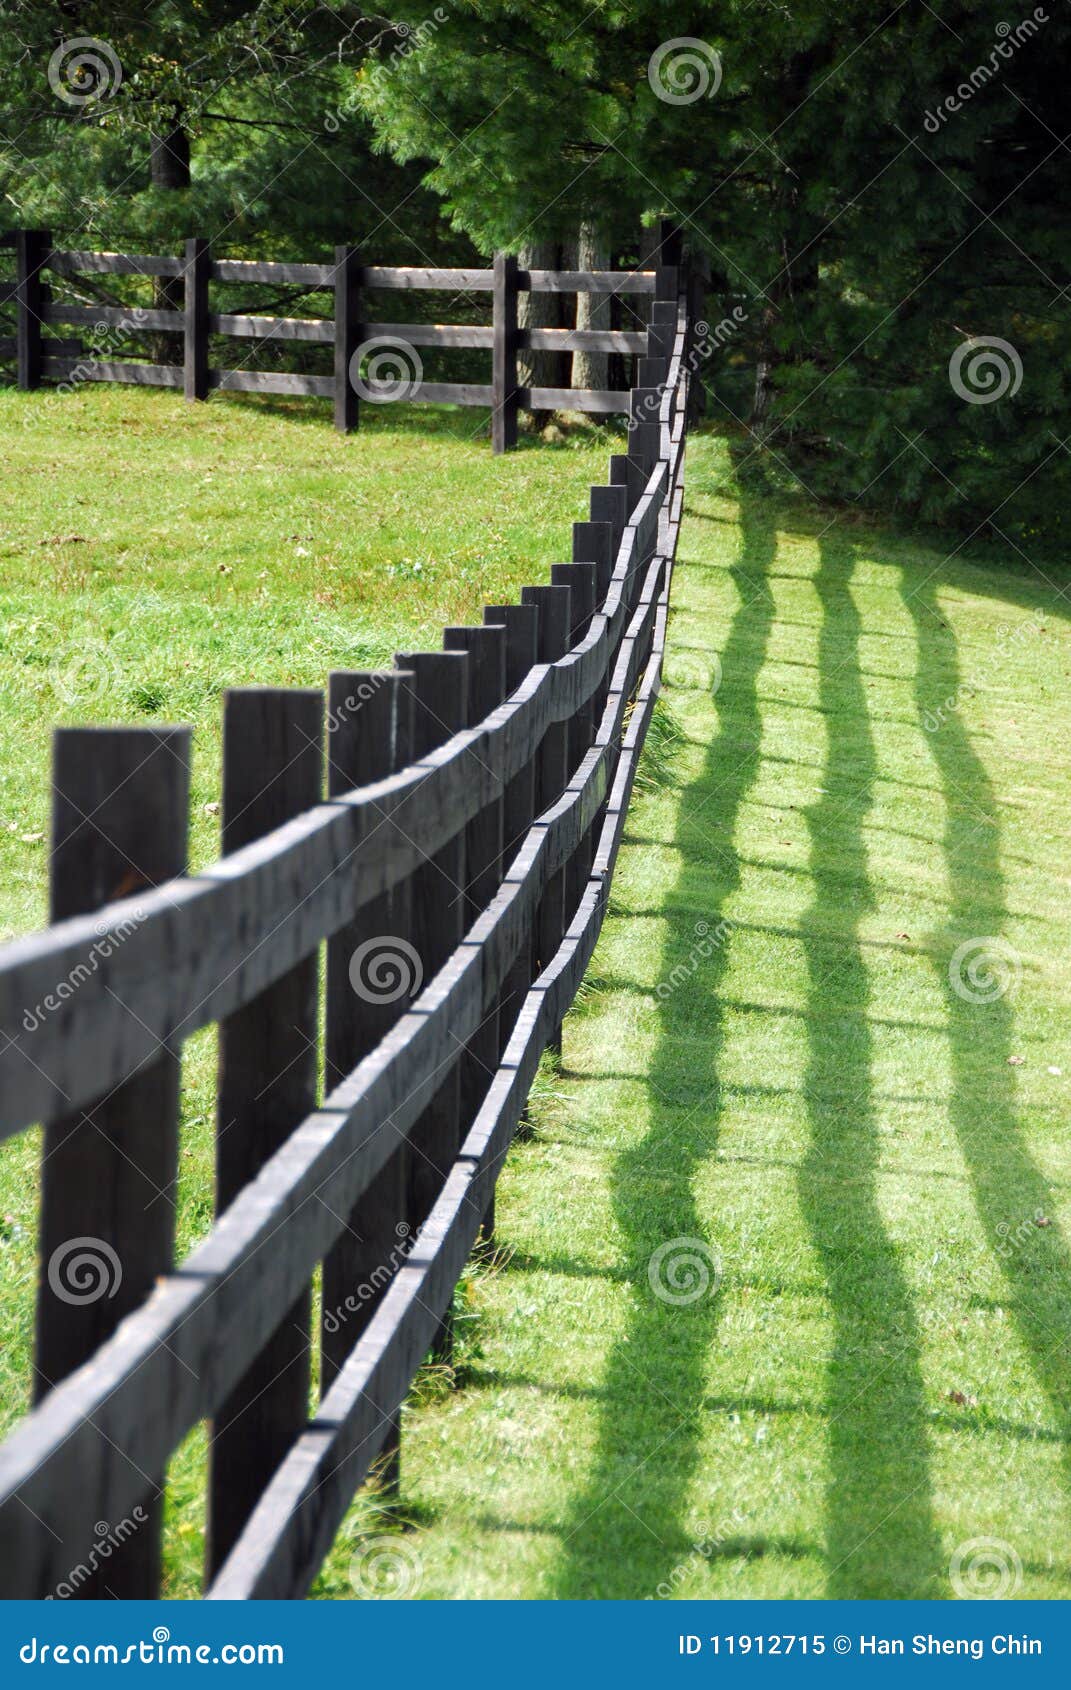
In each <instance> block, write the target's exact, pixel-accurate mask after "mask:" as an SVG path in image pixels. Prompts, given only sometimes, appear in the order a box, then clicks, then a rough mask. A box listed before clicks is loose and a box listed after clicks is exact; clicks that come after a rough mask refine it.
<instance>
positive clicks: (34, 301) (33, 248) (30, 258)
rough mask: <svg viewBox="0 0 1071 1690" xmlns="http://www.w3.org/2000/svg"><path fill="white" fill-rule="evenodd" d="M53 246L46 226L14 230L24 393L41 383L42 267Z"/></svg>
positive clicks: (19, 356) (17, 343) (18, 340)
mask: <svg viewBox="0 0 1071 1690" xmlns="http://www.w3.org/2000/svg"><path fill="white" fill-rule="evenodd" d="M51 246H52V236H51V235H50V234H49V231H48V230H47V229H16V230H15V283H16V286H17V289H18V292H17V294H16V303H17V319H16V329H15V354H16V359H17V367H18V377H17V380H18V385H19V387H20V388H21V389H22V391H23V392H24V393H29V392H31V391H32V390H33V389H34V388H35V387H40V385H41V358H42V347H41V308H42V305H43V303H44V289H43V285H42V282H41V269H42V266H43V264H44V262H45V258H46V257H47V255H48V252H49V250H50V249H51Z"/></svg>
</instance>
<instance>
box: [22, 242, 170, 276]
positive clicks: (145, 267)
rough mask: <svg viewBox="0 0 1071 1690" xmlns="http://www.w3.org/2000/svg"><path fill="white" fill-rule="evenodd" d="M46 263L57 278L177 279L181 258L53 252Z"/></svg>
mask: <svg viewBox="0 0 1071 1690" xmlns="http://www.w3.org/2000/svg"><path fill="white" fill-rule="evenodd" d="M46 263H47V265H48V268H49V269H50V270H54V271H55V272H56V274H57V276H77V275H79V274H82V273H85V274H93V275H112V276H181V275H182V272H183V270H184V268H185V264H184V261H183V260H182V259H181V258H159V257H153V256H150V255H148V254H132V253H126V252H77V251H65V250H62V249H56V248H54V249H53V250H52V251H50V252H49V254H48V257H47V259H46Z"/></svg>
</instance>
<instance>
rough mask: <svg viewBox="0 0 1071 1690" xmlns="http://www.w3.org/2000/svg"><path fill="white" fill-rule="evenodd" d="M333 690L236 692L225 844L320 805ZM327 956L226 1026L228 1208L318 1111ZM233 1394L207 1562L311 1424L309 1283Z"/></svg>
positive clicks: (221, 1550) (219, 1114) (228, 718)
mask: <svg viewBox="0 0 1071 1690" xmlns="http://www.w3.org/2000/svg"><path fill="white" fill-rule="evenodd" d="M323 721H324V699H323V694H322V693H321V692H314V691H311V690H299V689H297V688H294V689H288V688H284V687H248V688H246V687H243V688H236V689H232V690H231V691H228V692H227V693H226V694H225V695H224V707H223V851H224V855H225V856H226V855H229V854H230V853H231V852H233V851H237V850H240V849H241V848H242V846H243V845H248V844H250V843H251V842H252V841H253V840H254V839H259V838H261V837H263V835H264V834H265V833H269V832H271V830H272V829H273V828H275V827H279V826H280V825H281V824H282V823H283V822H286V821H289V820H290V818H291V817H292V816H296V815H300V814H301V812H302V811H303V810H306V809H309V808H311V807H312V806H313V805H314V804H317V803H319V801H320V798H321V796H322V793H323ZM318 1015H319V968H318V959H317V957H316V955H315V954H313V955H311V956H308V957H306V958H305V959H304V960H303V961H302V962H299V963H298V964H297V965H296V966H295V967H294V968H292V969H290V970H289V972H288V973H286V974H284V975H283V976H282V978H281V979H279V980H276V981H275V982H274V984H272V985H271V986H269V987H268V988H267V990H266V991H264V992H262V993H261V994H260V995H259V997H256V998H254V999H253V1001H252V1002H251V1003H248V1004H245V1005H244V1006H243V1007H242V1008H241V1009H240V1010H237V1011H236V1012H235V1013H234V1014H233V1015H229V1016H227V1018H226V1019H225V1020H224V1021H222V1022H221V1023H220V1029H219V1083H218V1089H217V1100H216V1212H217V1214H222V1213H223V1211H224V1210H225V1209H226V1208H227V1207H228V1206H229V1205H230V1204H231V1203H232V1202H233V1201H234V1199H235V1198H236V1197H237V1196H238V1195H239V1194H240V1193H241V1192H242V1191H243V1190H244V1189H245V1188H246V1186H247V1185H248V1184H249V1182H250V1181H251V1180H253V1179H254V1178H255V1177H256V1175H257V1174H258V1173H259V1172H260V1170H261V1168H262V1167H263V1166H264V1164H265V1163H266V1162H268V1161H269V1160H270V1159H271V1157H272V1156H273V1155H274V1153H275V1151H276V1150H278V1149H279V1147H280V1145H282V1144H284V1143H285V1142H286V1140H287V1138H288V1137H289V1136H290V1133H291V1132H292V1131H293V1130H294V1128H295V1127H297V1126H299V1125H300V1123H301V1122H302V1121H303V1120H304V1119H305V1117H306V1116H307V1115H308V1114H309V1113H310V1111H311V1110H313V1109H314V1108H315V1107H316V1098H317V1084H318V1079H319V1073H318V1068H319V1063H318V1054H319V1053H318V1032H319V1028H318ZM279 1313H280V1316H281V1318H280V1320H279V1324H278V1326H277V1327H276V1330H275V1331H274V1332H273V1333H272V1334H271V1336H270V1338H269V1339H268V1342H267V1343H266V1344H265V1345H264V1347H263V1349H262V1350H260V1351H259V1353H258V1354H257V1355H256V1356H255V1358H254V1359H253V1361H252V1362H251V1364H250V1366H249V1367H248V1368H247V1369H246V1370H245V1372H244V1373H243V1375H242V1377H241V1378H240V1379H239V1380H238V1382H237V1384H236V1385H235V1386H234V1388H233V1389H232V1390H231V1391H230V1392H229V1393H228V1395H227V1396H226V1397H225V1398H224V1400H223V1402H222V1403H221V1404H220V1406H219V1411H218V1413H217V1415H216V1417H215V1419H214V1421H213V1422H212V1425H211V1428H210V1434H209V1484H208V1532H207V1540H206V1566H207V1569H208V1574H209V1576H210V1577H211V1576H212V1575H213V1574H214V1573H215V1571H216V1570H217V1568H219V1567H220V1566H222V1564H223V1562H224V1560H225V1559H226V1557H227V1555H228V1554H229V1553H230V1551H231V1548H232V1547H233V1545H234V1543H235V1542H236V1540H237V1538H238V1535H239V1533H240V1532H241V1530H242V1527H243V1526H244V1525H245V1522H246V1520H247V1519H248V1518H249V1515H250V1513H251V1512H252V1509H253V1507H254V1505H255V1503H256V1499H257V1497H258V1496H259V1494H260V1492H261V1491H262V1490H263V1488H264V1486H265V1484H266V1483H267V1481H268V1479H269V1478H270V1477H271V1475H272V1473H273V1472H274V1471H275V1468H276V1467H277V1466H278V1465H279V1462H280V1461H281V1460H282V1458H283V1456H284V1454H285V1453H286V1451H287V1449H288V1448H289V1446H290V1444H291V1443H292V1442H293V1440H294V1438H295V1437H296V1436H297V1434H298V1432H299V1431H300V1430H301V1429H302V1427H303V1426H304V1424H305V1419H306V1414H307V1408H308V1396H309V1322H310V1297H309V1288H308V1286H305V1287H303V1288H302V1290H301V1291H300V1292H299V1293H298V1296H297V1297H296V1298H295V1299H294V1301H293V1302H292V1303H291V1305H290V1306H289V1308H288V1309H286V1310H285V1311H284V1310H282V1309H280V1311H279Z"/></svg>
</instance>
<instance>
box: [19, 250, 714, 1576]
mask: <svg viewBox="0 0 1071 1690" xmlns="http://www.w3.org/2000/svg"><path fill="white" fill-rule="evenodd" d="M428 274H436V273H435V272H428ZM660 274H661V275H662V276H663V277H666V276H668V275H669V271H668V269H667V270H665V271H663V272H660ZM661 285H663V286H665V285H666V284H665V282H663V283H662V284H661ZM674 290H675V281H674ZM688 332H689V331H688V323H687V315H686V311H685V308H684V305H683V302H679V301H678V299H677V297H676V293H675V291H674V294H673V296H672V297H660V296H659V295H656V297H655V300H654V303H653V311H652V322H651V328H650V350H649V352H648V353H647V355H646V357H645V361H644V364H643V369H642V373H643V376H644V380H645V385H644V387H642V388H638V389H634V390H633V391H632V394H631V407H630V426H629V435H628V452H627V454H623V455H622V456H620V457H615V458H614V459H612V460H611V474H610V480H609V482H608V483H607V484H606V485H604V486H600V487H596V488H593V489H592V496H591V506H590V517H589V519H587V520H585V521H583V522H578V523H577V524H576V525H575V529H574V544H573V560H572V561H571V562H570V563H568V564H561V565H555V566H554V568H553V570H552V584H551V585H549V586H538V587H531V588H526V589H524V592H523V594H522V601H523V602H522V603H521V604H520V605H515V606H508V605H507V606H502V605H498V606H490V607H488V609H487V611H486V612H485V620H484V624H483V625H482V626H481V627H478V628H471V629H448V630H447V632H446V635H445V638H444V646H445V649H444V650H443V651H442V652H438V653H401V654H399V656H398V658H397V660H396V665H395V668H394V669H393V670H392V671H385V672H354V673H341V674H336V675H334V676H332V680H331V686H330V688H329V691H328V694H327V698H326V700H325V698H324V696H323V695H322V694H321V693H319V692H317V691H315V690H311V689H302V690H294V691H287V690H286V689H272V688H253V689H244V690H240V691H237V692H232V693H230V694H228V695H227V700H226V707H225V719H224V768H223V801H222V824H223V851H224V854H223V856H222V857H221V859H220V861H219V862H217V863H216V864H215V865H214V866H213V867H212V868H210V869H207V870H205V871H203V872H202V873H199V874H195V875H192V876H191V875H188V874H186V872H185V815H186V807H187V805H188V766H189V744H188V741H189V735H188V732H187V730H185V729H181V728H159V729H151V728H150V729H115V730H78V729H65V730H62V731H61V732H60V733H59V734H58V736H57V741H56V760H55V767H54V772H53V774H54V788H55V792H56V798H55V804H54V817H53V859H52V861H53V869H52V915H53V925H52V926H51V927H49V928H48V929H47V930H46V931H44V932H42V933H40V934H37V935H34V936H32V937H30V938H28V939H25V940H21V941H18V942H16V943H15V944H12V945H9V946H6V947H4V948H3V949H2V950H0V1029H2V1031H3V1035H4V1036H3V1039H2V1041H0V1134H4V1135H8V1136H10V1135H11V1134H14V1133H17V1132H20V1131H21V1130H23V1129H24V1128H26V1127H28V1126H30V1125H32V1124H34V1123H37V1122H43V1123H44V1125H45V1144H44V1150H43V1162H42V1221H41V1241H42V1248H41V1263H40V1283H39V1291H38V1304H37V1321H36V1347H35V1368H36V1385H35V1398H36V1406H35V1408H34V1409H33V1411H32V1412H31V1413H30V1414H29V1415H28V1416H27V1417H26V1418H25V1420H24V1421H23V1422H22V1423H21V1424H20V1425H19V1426H18V1427H17V1428H16V1429H15V1431H14V1432H13V1433H12V1435H11V1436H10V1437H9V1439H8V1440H7V1442H6V1443H5V1444H4V1445H3V1446H2V1447H0V1595H2V1596H4V1597H15V1596H33V1597H41V1596H48V1595H55V1594H59V1595H70V1594H75V1595H80V1596H93V1597H100V1596H109V1595H123V1596H151V1595H154V1594H156V1592H157V1591H158V1589H159V1582H160V1565H161V1541H162V1506H161V1502H162V1495H163V1490H164V1475H165V1473H166V1470H167V1465H168V1462H169V1460H170V1459H171V1457H172V1455H173V1454H174V1452H175V1450H176V1449H177V1448H178V1446H179V1445H180V1444H181V1443H182V1441H183V1439H184V1438H185V1437H186V1436H187V1434H188V1433H189V1432H190V1431H191V1429H192V1428H193V1427H195V1426H196V1425H197V1423H198V1422H199V1421H202V1420H207V1421H209V1423H210V1457H209V1483H208V1496H209V1506H208V1532H207V1544H208V1547H207V1555H206V1574H205V1584H206V1594H208V1595H209V1596H211V1597H213V1598H233V1597H240V1598H250V1597H265V1596H286V1597H294V1596H300V1595H302V1594H303V1593H304V1592H305V1591H307V1589H308V1588H309V1585H310V1583H311V1582H312V1580H313V1579H314V1577H315V1576H316V1573H317V1570H318V1569H319V1567H320V1566H321V1564H322V1562H323V1560H324V1558H325V1556H326V1555H327V1553H328V1551H329V1550H330V1547H331V1544H332V1542H333V1541H334V1538H335V1536H336V1534H337V1531H338V1528H339V1525H340V1523H341V1521H342V1519H343V1516H344V1514H345V1511H346V1508H347V1507H348V1505H349V1502H350V1500H351V1499H352V1497H353V1495H354V1492H355V1491H356V1490H357V1488H358V1487H359V1486H360V1485H361V1484H362V1483H363V1482H364V1481H365V1479H366V1478H367V1477H368V1476H369V1473H370V1472H371V1471H372V1469H373V1467H374V1466H375V1465H376V1464H379V1465H380V1466H381V1468H382V1471H383V1473H384V1474H385V1476H386V1482H389V1483H393V1484H395V1485H397V1483H398V1482H399V1466H398V1452H399V1415H400V1411H401V1408H402V1405H403V1403H404V1401H405V1397H406V1395H407V1392H408V1390H409V1387H410V1385H411V1383H412V1380H413V1377H414V1375H415V1373H416V1371H417V1369H418V1368H419V1366H420V1365H421V1363H422V1362H423V1360H424V1359H425V1357H426V1356H427V1355H428V1354H429V1353H434V1354H436V1355H439V1356H448V1355H449V1353H450V1346H451V1342H452V1338H451V1328H450V1319H449V1315H450V1306H451V1301H452V1296H453V1292H454V1288H455V1285H456V1283H457V1281H458V1278H459V1276H460V1274H461V1272H462V1269H463V1267H464V1263H465V1261H466V1259H467V1257H468V1255H469V1254H470V1252H471V1250H472V1248H473V1246H474V1244H475V1243H476V1242H477V1240H478V1239H479V1237H480V1236H481V1234H482V1235H483V1236H484V1237H485V1238H487V1237H490V1236H492V1232H493V1201H494V1189H495V1182H496V1180H497V1177H498V1174H499V1171H500V1169H501V1167H502V1164H503V1161H504V1158H505V1156H506V1152H507V1150H508V1147H509V1144H510V1141H511V1139H512V1136H513V1134H514V1132H515V1130H516V1127H517V1124H518V1122H519V1120H520V1119H521V1117H522V1114H523V1111H524V1107H525V1102H526V1099H527V1095H528V1091H529V1088H530V1086H531V1083H532V1079H533V1076H534V1074H535V1071H536V1067H537V1065H538V1063H539V1060H540V1057H541V1054H542V1052H543V1050H544V1049H545V1048H546V1047H547V1045H548V1044H553V1043H554V1041H555V1038H556V1034H557V1029H558V1028H559V1027H560V1024H561V1021H562V1018H563V1016H564V1015H565V1013H566V1011H567V1010H568V1008H569V1006H570V1004H571V1003H572V1001H573V998H574V996H575V994H576V991H577V988H578V986H579V984H580V980H581V978H582V976H583V973H584V970H585V968H586V966H587V963H588V960H589V958H590V956H591V953H592V950H593V947H594V945H595V942H596V939H597V937H598V934H599V930H600V927H601V924H602V920H603V916H604V913H605V909H606V900H607V896H608V892H609V885H610V880H611V876H612V873H613V869H614V863H615V860H616V856H617V851H618V848H619V845H620V841H621V834H622V829H623V825H624V819H625V814H626V811H627V807H628V802H629V795H630V793H631V790H632V784H633V781H634V779H635V774H636V766H637V760H638V758H639V755H640V752H641V750H642V747H643V742H644V736H645V733H646V730H647V726H648V723H649V721H650V717H651V713H652V711H653V708H654V705H655V702H656V698H657V694H658V688H659V675H660V666H661V657H662V650H663V645H664V639H665V628H666V615H667V606H668V594H669V586H670V576H671V572H672V565H673V558H674V555H675V549H676V540H677V530H678V526H679V522H680V515H681V506H682V499H683V464H684V441H685V403H686V386H687V375H686V367H687V362H688V358H687V352H688ZM325 729H326V731H325ZM324 747H326V765H327V766H326V782H327V794H328V796H327V798H326V799H323V798H322V797H321V794H322V792H323V784H322V783H323V780H324V775H325V770H324V757H323V749H324ZM451 886H452V887H453V888H454V889H455V891H456V894H457V895H456V896H451V895H450V887H451ZM325 941H326V944H327V969H326V1005H325V1012H326V1083H325V1095H324V1097H323V1099H322V1101H319V1100H318V1094H317V1073H318V1059H317V1058H318V1040H319V1034H318V1026H319V1019H320V1008H321V1006H320V1001H319V998H320V985H319V980H320V973H319V968H318V961H317V959H318V954H319V947H320V945H321V944H322V943H324V942H325ZM377 956H378V957H379V959H380V963H383V962H384V961H385V962H386V965H387V966H388V969H389V970H393V972H392V973H391V976H390V980H389V981H388V982H387V988H388V989H386V990H384V989H383V981H382V976H381V975H377V974H376V972H375V968H376V962H375V958H376V957H377ZM366 957H371V958H372V961H371V963H370V964H369V966H370V968H371V974H370V975H369V976H368V977H367V978H370V979H371V980H372V981H373V983H377V982H378V984H379V987H380V989H379V991H378V994H377V992H376V991H367V990H366V991H362V990H361V989H360V988H361V986H362V984H364V985H367V979H366V977H365V976H362V975H361V967H362V959H364V958H366ZM212 1022H218V1023H219V1025H220V1055H219V1064H220V1067H219V1079H218V1087H217V1100H218V1103H217V1108H218V1138H217V1204H216V1218H215V1222H214V1225H213V1226H212V1229H211V1231H210V1232H209V1234H208V1236H207V1237H206V1238H205V1240H204V1242H203V1243H201V1244H200V1245H198V1246H197V1248H196V1249H195V1250H194V1251H193V1253H192V1254H191V1255H190V1256H189V1257H188V1258H187V1259H186V1260H185V1261H184V1262H182V1263H181V1264H180V1265H177V1266H176V1265H174V1264H173V1261H172V1254H173V1239H172V1223H171V1221H170V1218H169V1216H170V1212H171V1211H170V1205H169V1203H168V1202H167V1200H166V1193H167V1191H168V1190H169V1188H170V1185H171V1184H172V1183H173V1180H174V1169H175V1167H176V1159H177V1156H178V1153H179V1132H180V1129H179V1116H178V1086H179V1076H180V1071H181V1060H182V1046H183V1043H184V1041H185V1039H186V1038H188V1037H189V1035H190V1034H191V1033H192V1032H194V1031H195V1030H196V1029H197V1028H199V1027H202V1026H205V1025H207V1024H209V1023H212ZM132 1169H133V1171H132ZM146 1184H148V1185H150V1186H152V1187H155V1189H156V1191H157V1194H158V1195H159V1194H161V1193H162V1194H164V1200H162V1201H161V1202H159V1203H153V1202H152V1201H147V1200H146V1189H145V1187H146ZM72 1248H74V1249H75V1250H76V1252H80V1254H76V1257H75V1258H71V1260H72V1261H74V1265H75V1267H76V1268H78V1269H79V1270H80V1271H81V1273H82V1278H81V1279H80V1280H78V1281H77V1283H78V1285H79V1286H80V1287H83V1288H84V1285H85V1275H86V1273H90V1274H92V1273H94V1272H96V1273H98V1274H100V1275H103V1276H104V1277H105V1279H107V1281H108V1285H109V1289H108V1294H107V1295H106V1296H101V1297H98V1298H90V1299H87V1298H85V1297H81V1298H79V1297H78V1296H75V1297H74V1298H71V1297H68V1296H64V1295H63V1270H64V1268H65V1267H66V1266H69V1265H70V1262H69V1261H68V1259H67V1256H66V1255H65V1252H67V1253H69V1252H70V1250H71V1249H72ZM321 1263H322V1264H323V1281H322V1304H323V1308H322V1313H321V1315H320V1336H319V1340H318V1339H317V1336H316V1334H315V1333H314V1332H313V1330H312V1325H311V1315H312V1303H311V1300H310V1286H311V1284H312V1280H313V1276H314V1274H315V1273H316V1271H317V1268H318V1267H319V1265H320V1264H321ZM317 1342H319V1345H320V1348H321V1353H322V1368H321V1373H322V1386H321V1394H322V1400H321V1401H320V1403H319V1405H318V1406H317V1407H316V1408H315V1410H314V1411H313V1410H312V1409H311V1408H310V1404H309V1393H310V1384H309V1381H310V1378H311V1376H312V1358H313V1355H314V1353H315V1350H316V1347H317ZM101 1521H109V1522H112V1523H113V1524H114V1523H115V1522H119V1521H123V1522H127V1523H130V1522H133V1524H131V1527H130V1531H129V1534H128V1535H127V1536H126V1537H125V1538H124V1541H123V1542H122V1543H121V1545H118V1546H117V1547H116V1548H115V1550H114V1553H113V1552H112V1550H111V1549H109V1553H108V1558H107V1561H106V1564H105V1565H103V1566H102V1565H101V1564H99V1561H98V1559H96V1558H95V1557H96V1549H95V1531H96V1530H97V1523H98V1522H101Z"/></svg>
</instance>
